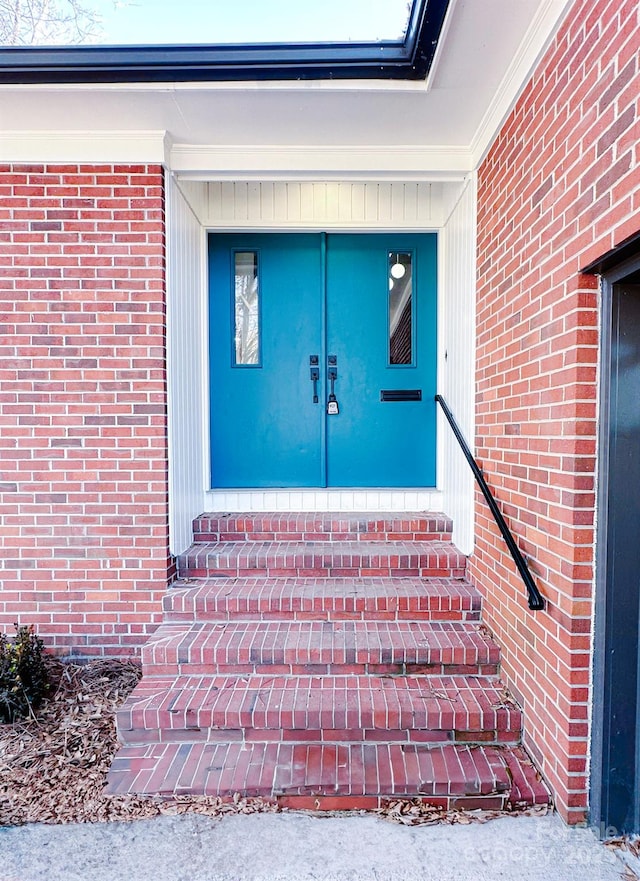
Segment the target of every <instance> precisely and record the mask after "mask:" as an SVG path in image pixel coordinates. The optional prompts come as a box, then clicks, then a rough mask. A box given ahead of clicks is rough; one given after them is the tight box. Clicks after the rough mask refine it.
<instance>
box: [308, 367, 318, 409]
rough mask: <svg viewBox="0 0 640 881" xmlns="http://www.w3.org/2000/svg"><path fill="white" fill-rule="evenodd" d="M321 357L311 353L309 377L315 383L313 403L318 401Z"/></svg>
mask: <svg viewBox="0 0 640 881" xmlns="http://www.w3.org/2000/svg"><path fill="white" fill-rule="evenodd" d="M319 363H320V362H319V358H318V356H317V355H309V378H310V379H311V382H312V383H313V403H314V404H317V403H318V381H319V379H320V367H319Z"/></svg>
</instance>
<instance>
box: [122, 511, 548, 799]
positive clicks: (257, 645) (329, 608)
mask: <svg viewBox="0 0 640 881" xmlns="http://www.w3.org/2000/svg"><path fill="white" fill-rule="evenodd" d="M194 538H195V540H194V543H193V544H192V545H191V547H190V548H189V549H188V550H187V551H186V552H185V553H184V554H182V555H181V556H180V557H179V558H178V561H177V562H178V571H179V573H180V579H179V580H178V581H177V582H176V583H175V584H174V586H173V587H172V588H170V589H169V591H168V592H167V594H166V596H165V598H164V603H163V608H164V623H163V624H162V625H161V626H160V627H159V628H158V630H157V631H156V632H155V633H154V634H153V635H152V636H151V637H150V639H149V640H148V642H147V643H146V645H145V646H144V647H143V650H142V664H143V674H144V676H143V679H142V682H141V683H140V685H139V686H138V687H137V688H136V689H135V690H134V692H133V693H132V694H131V695H130V696H129V698H128V700H127V701H126V703H125V704H124V705H123V706H122V707H121V709H120V710H119V712H118V716H117V726H118V734H119V738H120V740H121V742H122V743H123V746H122V748H121V750H120V751H119V752H118V754H117V756H116V758H115V759H114V762H113V765H112V768H111V771H110V773H109V786H108V791H109V792H112V793H125V792H137V793H144V794H150V795H159V796H172V795H175V794H200V795H211V796H218V797H222V798H232V797H233V796H234V794H235V793H240V794H243V795H259V796H262V797H264V798H266V799H269V800H273V801H277V802H279V803H280V804H281V805H283V806H287V807H299V808H311V809H316V810H317V809H320V810H323V809H324V810H335V809H362V808H377V807H379V806H380V805H381V804H382V803H383V802H384V801H387V800H389V799H393V798H398V797H407V798H415V797H419V798H423V799H425V800H427V801H429V802H431V803H433V804H436V805H439V806H442V807H468V808H474V807H485V808H487V809H494V810H500V809H503V808H505V807H507V806H509V805H514V804H536V803H540V802H547V801H548V793H547V790H546V789H545V787H544V786H543V785H542V784H541V783H540V782H539V780H538V779H537V775H536V772H535V769H534V768H533V767H532V766H531V764H530V762H529V761H528V760H527V758H526V755H525V753H524V752H523V750H522V748H521V747H520V746H519V744H520V738H521V713H520V710H519V709H518V708H517V707H516V706H515V705H513V704H512V702H511V701H509V700H507V699H505V695H504V690H503V688H502V686H501V683H500V681H499V680H498V678H497V672H498V668H499V661H500V652H499V648H498V646H497V645H496V644H495V643H494V642H493V640H492V639H491V638H490V637H489V636H487V634H486V633H485V632H484V631H483V629H482V628H481V626H480V624H479V620H480V613H481V597H480V595H479V594H478V592H477V591H476V590H475V589H474V588H473V587H472V585H470V584H469V583H468V582H467V581H466V580H465V578H464V574H465V564H466V561H465V557H464V556H463V555H462V554H461V553H460V552H459V551H458V550H457V549H456V548H455V546H454V545H453V544H452V543H451V521H450V520H449V519H448V518H446V517H443V516H442V515H438V514H435V515H432V514H415V515H414V514H400V515H394V514H360V513H351V514H333V513H320V514H317V513H310V514H271V513H268V514H230V515H218V514H214V515H211V514H208V515H202V516H201V517H198V518H197V519H196V521H195V522H194Z"/></svg>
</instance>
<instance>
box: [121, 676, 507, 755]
mask: <svg viewBox="0 0 640 881" xmlns="http://www.w3.org/2000/svg"><path fill="white" fill-rule="evenodd" d="M520 725H521V714H520V710H519V709H518V708H517V707H516V706H515V705H514V704H512V703H510V702H508V701H505V697H504V694H503V689H502V688H501V686H500V683H499V681H498V680H495V679H492V680H489V679H487V678H485V677H479V678H472V677H465V676H455V677H428V678H427V677H424V676H413V677H412V676H402V677H377V676H358V677H354V676H322V677H312V676H255V675H252V676H248V677H224V676H179V677H177V678H173V677H168V678H148V679H147V678H145V679H144V680H143V681H142V683H141V685H140V686H138V688H136V690H135V691H134V693H133V694H132V695H131V696H130V697H129V699H128V700H127V701H126V703H125V704H124V705H123V706H122V707H121V708H120V710H119V711H118V731H119V733H120V738H121V740H122V741H123V742H124V743H126V744H129V745H131V744H135V743H151V742H156V741H157V742H172V741H177V742H180V741H186V740H193V741H196V740H198V741H200V740H208V741H211V740H221V741H225V740H226V741H238V740H244V741H261V740H264V741H269V740H271V741H273V740H285V741H286V740H288V741H295V740H298V741H300V740H317V741H319V742H320V741H321V742H324V743H326V742H348V741H351V742H353V741H363V742H367V741H374V740H380V739H384V740H385V741H407V742H411V741H413V742H420V743H446V742H455V741H459V742H469V741H474V742H482V743H518V742H519V739H520Z"/></svg>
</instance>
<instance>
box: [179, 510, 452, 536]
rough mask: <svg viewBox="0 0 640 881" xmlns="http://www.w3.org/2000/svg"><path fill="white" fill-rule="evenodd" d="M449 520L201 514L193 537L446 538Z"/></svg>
mask: <svg viewBox="0 0 640 881" xmlns="http://www.w3.org/2000/svg"><path fill="white" fill-rule="evenodd" d="M452 526H453V524H452V522H451V520H450V519H449V518H448V517H445V516H444V515H443V514H430V513H428V514H360V513H353V512H344V513H341V514H332V513H327V512H324V511H321V512H307V513H302V514H289V513H286V514H258V513H254V514H203V515H202V516H201V517H198V518H197V519H196V520H195V521H194V524H193V540H194V541H195V542H197V543H198V544H200V543H202V542H228V541H240V542H256V541H258V542H260V541H377V542H380V541H384V542H389V541H412V542H413V541H421V542H424V541H451V530H452Z"/></svg>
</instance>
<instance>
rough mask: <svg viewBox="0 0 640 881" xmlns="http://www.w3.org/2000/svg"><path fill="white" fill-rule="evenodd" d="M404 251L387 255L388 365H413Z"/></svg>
mask: <svg viewBox="0 0 640 881" xmlns="http://www.w3.org/2000/svg"><path fill="white" fill-rule="evenodd" d="M412 263H413V261H412V255H411V253H410V252H407V251H399V252H398V251H390V252H389V364H391V365H413V363H414V361H413V352H414V325H415V321H414V314H413V308H414V307H413V304H414V297H413V265H412Z"/></svg>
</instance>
